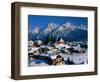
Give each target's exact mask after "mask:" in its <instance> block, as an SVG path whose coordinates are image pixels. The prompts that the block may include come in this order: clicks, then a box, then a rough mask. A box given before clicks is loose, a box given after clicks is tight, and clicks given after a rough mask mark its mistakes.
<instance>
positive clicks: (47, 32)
mask: <svg viewBox="0 0 100 82" xmlns="http://www.w3.org/2000/svg"><path fill="white" fill-rule="evenodd" d="M87 34H88V32H87V27H86V25H80V26H77V25H73V24H71V23H70V22H66V23H65V24H62V25H59V24H56V23H48V25H47V26H46V27H45V29H42V30H41V29H40V27H38V26H35V27H34V29H33V30H32V31H29V33H28V40H42V41H47V42H49V41H57V40H58V39H59V38H63V39H64V40H65V41H84V40H87Z"/></svg>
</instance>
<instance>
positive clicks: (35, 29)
mask: <svg viewBox="0 0 100 82" xmlns="http://www.w3.org/2000/svg"><path fill="white" fill-rule="evenodd" d="M39 31H40V28H39V27H38V26H36V27H35V28H34V29H33V30H32V34H33V35H34V34H38V33H39Z"/></svg>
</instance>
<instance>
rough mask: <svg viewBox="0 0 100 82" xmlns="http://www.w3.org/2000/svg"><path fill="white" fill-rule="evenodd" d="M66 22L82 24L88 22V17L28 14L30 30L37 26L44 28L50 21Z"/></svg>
mask: <svg viewBox="0 0 100 82" xmlns="http://www.w3.org/2000/svg"><path fill="white" fill-rule="evenodd" d="M52 22H53V23H57V24H60V25H62V24H64V23H66V22H71V24H74V25H78V26H80V25H81V24H83V25H86V26H87V24H88V18H87V17H69V16H65V17H64V16H63V17H62V16H45V15H44V16H43V15H28V30H33V29H34V27H35V26H38V27H39V28H41V29H43V28H45V27H46V26H47V25H48V23H52Z"/></svg>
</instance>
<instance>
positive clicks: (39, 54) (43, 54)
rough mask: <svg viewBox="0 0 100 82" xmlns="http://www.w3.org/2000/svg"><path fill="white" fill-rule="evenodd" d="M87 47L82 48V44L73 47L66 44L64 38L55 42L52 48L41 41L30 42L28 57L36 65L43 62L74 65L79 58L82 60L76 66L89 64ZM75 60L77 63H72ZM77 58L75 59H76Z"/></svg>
mask: <svg viewBox="0 0 100 82" xmlns="http://www.w3.org/2000/svg"><path fill="white" fill-rule="evenodd" d="M86 48H87V45H85V46H83V47H81V46H80V44H77V45H73V44H71V43H66V42H65V41H64V40H63V39H62V38H61V39H60V40H59V41H57V42H55V43H54V44H53V45H52V46H50V45H43V42H42V41H41V40H37V41H28V57H29V63H32V62H35V61H37V62H36V64H38V63H41V62H42V60H43V62H45V63H46V64H48V65H64V64H74V63H75V62H76V60H77V58H78V57H79V58H81V60H83V61H81V62H80V60H77V61H78V62H76V64H80V63H84V62H85V63H87V56H86V55H85V57H86V58H85V61H84V58H82V57H83V56H84V54H87V53H86V50H87V49H86ZM74 54H76V55H79V56H78V57H77V56H76V57H74V56H73V55H74ZM80 55H81V56H80ZM72 58H73V60H74V61H75V62H74V61H72ZM74 58H75V59H74Z"/></svg>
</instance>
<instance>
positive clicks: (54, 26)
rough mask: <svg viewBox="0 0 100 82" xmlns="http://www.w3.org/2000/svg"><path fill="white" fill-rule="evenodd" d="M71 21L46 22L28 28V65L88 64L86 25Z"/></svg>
mask: <svg viewBox="0 0 100 82" xmlns="http://www.w3.org/2000/svg"><path fill="white" fill-rule="evenodd" d="M72 23H73V22H72ZM72 23H71V22H65V23H63V24H58V23H47V24H46V25H45V28H41V27H39V26H34V28H32V29H31V31H30V30H29V32H28V66H29V67H32V66H52V65H81V64H88V41H87V25H84V24H81V23H82V22H80V25H75V24H72Z"/></svg>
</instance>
